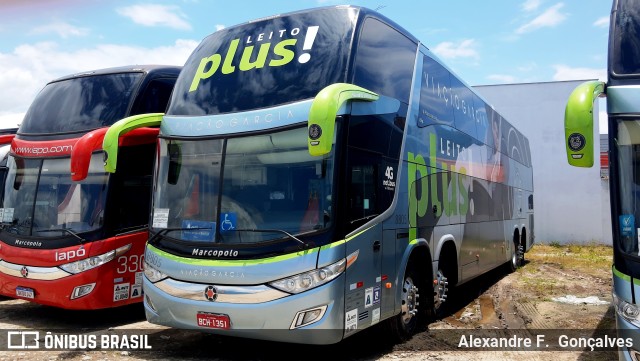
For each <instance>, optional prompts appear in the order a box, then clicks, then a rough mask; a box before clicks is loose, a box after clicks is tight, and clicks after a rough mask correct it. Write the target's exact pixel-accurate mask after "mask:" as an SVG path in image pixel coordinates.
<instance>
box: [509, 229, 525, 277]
mask: <svg viewBox="0 0 640 361" xmlns="http://www.w3.org/2000/svg"><path fill="white" fill-rule="evenodd" d="M523 262H524V247H523V246H522V244H521V243H520V237H518V234H517V233H516V234H514V235H513V244H512V245H511V258H510V259H509V271H510V272H515V271H516V270H517V269H518V268H519V267H520V266H522V264H523Z"/></svg>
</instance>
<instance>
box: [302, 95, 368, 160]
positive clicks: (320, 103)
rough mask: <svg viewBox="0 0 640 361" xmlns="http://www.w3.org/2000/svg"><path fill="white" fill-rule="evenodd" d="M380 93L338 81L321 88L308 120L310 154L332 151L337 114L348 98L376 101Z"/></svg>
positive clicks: (315, 154) (316, 154) (314, 100)
mask: <svg viewBox="0 0 640 361" xmlns="http://www.w3.org/2000/svg"><path fill="white" fill-rule="evenodd" d="M378 98H379V96H378V94H376V93H374V92H372V91H370V90H367V89H365V88H362V87H359V86H357V85H353V84H346V83H336V84H331V85H329V86H327V87H326V88H324V89H322V90H320V92H319V93H318V95H316V97H315V98H314V99H313V103H311V109H310V110H309V120H308V131H309V136H308V147H309V154H311V155H312V156H319V155H324V154H327V153H329V152H330V151H331V146H332V144H333V133H334V131H335V125H336V115H337V114H338V110H339V109H340V107H341V106H342V104H343V103H344V102H346V101H348V100H363V101H375V100H378Z"/></svg>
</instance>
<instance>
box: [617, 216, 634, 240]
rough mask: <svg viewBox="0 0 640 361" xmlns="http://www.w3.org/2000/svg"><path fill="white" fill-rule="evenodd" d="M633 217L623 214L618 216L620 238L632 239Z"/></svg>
mask: <svg viewBox="0 0 640 361" xmlns="http://www.w3.org/2000/svg"><path fill="white" fill-rule="evenodd" d="M635 223H636V222H635V217H634V216H633V214H623V215H621V216H620V235H621V236H622V237H633V236H634V233H633V232H634V230H635V228H636V226H635Z"/></svg>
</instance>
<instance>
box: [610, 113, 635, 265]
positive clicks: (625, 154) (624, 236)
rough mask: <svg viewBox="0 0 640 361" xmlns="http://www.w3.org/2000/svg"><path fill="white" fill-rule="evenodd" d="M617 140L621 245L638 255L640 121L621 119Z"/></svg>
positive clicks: (625, 249)
mask: <svg viewBox="0 0 640 361" xmlns="http://www.w3.org/2000/svg"><path fill="white" fill-rule="evenodd" d="M617 131H618V136H617V140H616V142H615V144H616V148H617V153H618V157H617V158H618V159H617V162H618V166H617V172H618V197H619V199H618V203H619V207H620V209H619V212H620V213H619V220H617V221H616V222H619V227H620V228H619V230H620V242H621V244H620V248H621V249H622V250H623V251H624V252H626V253H628V254H632V255H635V256H638V255H640V253H639V252H640V249H639V248H638V246H639V243H640V238H638V228H637V227H638V224H640V223H638V222H640V120H618V126H617Z"/></svg>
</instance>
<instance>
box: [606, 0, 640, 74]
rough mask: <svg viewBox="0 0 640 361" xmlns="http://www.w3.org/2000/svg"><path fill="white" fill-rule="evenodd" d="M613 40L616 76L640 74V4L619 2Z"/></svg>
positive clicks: (631, 0)
mask: <svg viewBox="0 0 640 361" xmlns="http://www.w3.org/2000/svg"><path fill="white" fill-rule="evenodd" d="M611 40H612V42H613V44H612V45H613V55H612V56H613V59H611V63H612V64H613V71H614V72H615V73H616V74H638V73H640V3H638V2H637V1H635V0H619V1H618V11H617V13H616V16H615V20H614V29H613V37H612V39H611Z"/></svg>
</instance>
